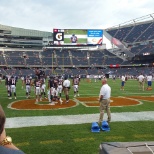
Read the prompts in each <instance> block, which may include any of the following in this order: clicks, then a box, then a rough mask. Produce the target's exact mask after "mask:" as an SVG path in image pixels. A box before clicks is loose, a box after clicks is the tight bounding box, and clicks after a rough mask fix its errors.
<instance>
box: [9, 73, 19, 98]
mask: <svg viewBox="0 0 154 154" xmlns="http://www.w3.org/2000/svg"><path fill="white" fill-rule="evenodd" d="M16 83H17V80H16V78H15V77H14V76H11V79H10V82H9V84H10V98H9V99H12V93H14V98H15V99H17V98H16Z"/></svg>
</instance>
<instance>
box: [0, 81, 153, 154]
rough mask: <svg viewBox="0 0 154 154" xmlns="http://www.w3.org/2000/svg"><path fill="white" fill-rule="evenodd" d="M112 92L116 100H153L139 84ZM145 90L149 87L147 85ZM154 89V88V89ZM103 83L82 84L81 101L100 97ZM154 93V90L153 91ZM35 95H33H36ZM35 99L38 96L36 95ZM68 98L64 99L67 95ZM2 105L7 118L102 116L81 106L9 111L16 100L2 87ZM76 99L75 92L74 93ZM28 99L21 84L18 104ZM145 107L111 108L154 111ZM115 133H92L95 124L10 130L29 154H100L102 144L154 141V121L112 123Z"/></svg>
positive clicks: (148, 104) (115, 87)
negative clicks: (140, 97)
mask: <svg viewBox="0 0 154 154" xmlns="http://www.w3.org/2000/svg"><path fill="white" fill-rule="evenodd" d="M108 83H109V85H110V86H111V88H112V96H114V97H116V96H125V97H127V96H135V95H136V96H151V95H153V93H154V92H153V90H152V91H139V90H138V82H137V81H135V80H128V81H127V83H126V84H125V91H120V80H116V82H113V81H112V79H109V81H108ZM145 86H147V85H146V84H145ZM152 87H154V86H153V85H152ZM100 88H101V82H100V81H99V82H96V83H95V82H94V80H92V82H91V83H87V82H86V80H81V83H80V87H79V92H80V96H81V97H91V96H95V97H96V96H98V95H99V91H100ZM153 89H154V88H153ZM32 95H33V93H32ZM33 96H34V95H33ZM63 96H64V95H63ZM0 98H1V99H0V104H1V105H2V106H3V109H4V111H5V113H6V117H19V116H22V117H23V116H46V115H74V114H89V113H99V108H98V107H85V106H83V105H82V104H79V105H78V106H77V107H73V108H69V109H60V110H48V111H45V110H44V111H43V110H41V111H38V110H33V111H30V110H28V111H25V110H21V111H20V110H12V109H9V108H7V105H8V104H10V103H11V102H12V101H13V100H8V98H7V94H6V89H5V86H4V82H3V84H1V85H0ZM70 98H71V99H73V88H71V91H70ZM21 99H25V91H24V90H23V89H21V81H20V80H19V81H18V84H17V100H21ZM142 102H143V104H141V105H137V106H129V107H111V112H112V113H113V112H114V113H115V112H140V111H154V102H148V101H142ZM110 128H111V131H109V132H102V131H101V132H100V133H91V123H89V124H80V125H79V124H78V125H60V126H42V127H28V128H13V129H6V131H7V134H8V135H10V136H12V138H13V141H14V143H15V144H16V145H17V146H18V147H19V148H20V149H22V150H23V151H24V152H25V153H27V154H42V153H44V154H52V153H53V154H55V153H57V154H61V153H63V154H96V153H98V152H99V145H100V144H101V143H102V142H125V141H127V142H133V141H145V142H146V141H153V140H154V131H153V128H154V121H137V122H111V124H110Z"/></svg>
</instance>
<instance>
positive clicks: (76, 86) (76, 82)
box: [72, 76, 80, 97]
mask: <svg viewBox="0 0 154 154" xmlns="http://www.w3.org/2000/svg"><path fill="white" fill-rule="evenodd" d="M79 82H80V81H79V78H78V77H77V76H75V77H74V78H73V80H72V86H73V89H74V97H76V96H79Z"/></svg>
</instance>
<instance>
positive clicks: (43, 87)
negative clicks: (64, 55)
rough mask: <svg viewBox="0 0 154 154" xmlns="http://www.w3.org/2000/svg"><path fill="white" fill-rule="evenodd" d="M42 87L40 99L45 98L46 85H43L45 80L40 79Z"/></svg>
mask: <svg viewBox="0 0 154 154" xmlns="http://www.w3.org/2000/svg"><path fill="white" fill-rule="evenodd" d="M41 82H42V86H41V97H42V96H43V95H44V98H45V99H47V97H46V84H45V78H41Z"/></svg>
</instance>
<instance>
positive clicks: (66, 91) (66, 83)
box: [63, 76, 70, 103]
mask: <svg viewBox="0 0 154 154" xmlns="http://www.w3.org/2000/svg"><path fill="white" fill-rule="evenodd" d="M63 90H64V94H65V97H66V103H68V102H69V90H70V80H68V77H67V76H65V78H64V82H63Z"/></svg>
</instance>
